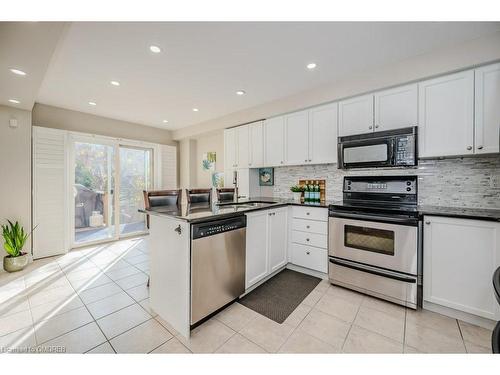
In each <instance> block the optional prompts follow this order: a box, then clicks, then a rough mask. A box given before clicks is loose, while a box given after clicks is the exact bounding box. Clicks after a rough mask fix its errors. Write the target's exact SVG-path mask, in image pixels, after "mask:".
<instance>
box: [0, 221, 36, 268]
mask: <svg viewBox="0 0 500 375" xmlns="http://www.w3.org/2000/svg"><path fill="white" fill-rule="evenodd" d="M7 221H8V224H7V225H2V236H3V239H4V241H5V243H4V244H3V247H4V249H5V251H6V252H7V254H8V255H6V256H5V257H4V258H3V268H4V270H5V271H7V272H16V271H20V270H22V269H23V268H24V267H26V265H27V264H28V253H25V252H23V247H24V244H25V243H26V240H27V239H28V237H29V236H30V234H31V233H26V232H25V231H24V228H23V227H22V226H21V225H20V224H19V223H18V222H17V221H16V223H15V224H12V222H11V221H10V220H7Z"/></svg>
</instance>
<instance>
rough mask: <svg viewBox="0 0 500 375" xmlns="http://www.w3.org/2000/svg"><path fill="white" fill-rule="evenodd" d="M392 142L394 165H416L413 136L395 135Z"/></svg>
mask: <svg viewBox="0 0 500 375" xmlns="http://www.w3.org/2000/svg"><path fill="white" fill-rule="evenodd" d="M394 142H395V145H394V146H395V148H394V153H395V155H394V162H395V165H402V166H404V165H417V160H416V152H415V147H416V146H415V136H414V135H407V136H401V137H395V139H394Z"/></svg>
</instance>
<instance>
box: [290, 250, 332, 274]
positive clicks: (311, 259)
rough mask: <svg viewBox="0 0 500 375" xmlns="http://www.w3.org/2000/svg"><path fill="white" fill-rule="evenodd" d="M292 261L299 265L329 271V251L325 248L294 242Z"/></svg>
mask: <svg viewBox="0 0 500 375" xmlns="http://www.w3.org/2000/svg"><path fill="white" fill-rule="evenodd" d="M292 263H293V264H295V265H297V266H301V267H305V268H310V269H312V270H316V271H319V272H324V273H327V272H328V253H327V251H326V250H325V249H318V248H316V247H312V246H304V245H299V244H297V243H293V244H292Z"/></svg>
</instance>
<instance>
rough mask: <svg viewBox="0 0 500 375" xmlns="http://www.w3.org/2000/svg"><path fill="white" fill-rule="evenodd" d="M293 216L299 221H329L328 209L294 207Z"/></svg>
mask: <svg viewBox="0 0 500 375" xmlns="http://www.w3.org/2000/svg"><path fill="white" fill-rule="evenodd" d="M292 214H293V217H296V218H299V219H309V220H318V221H328V208H318V207H300V206H293V207H292Z"/></svg>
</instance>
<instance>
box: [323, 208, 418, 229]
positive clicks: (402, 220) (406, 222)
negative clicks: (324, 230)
mask: <svg viewBox="0 0 500 375" xmlns="http://www.w3.org/2000/svg"><path fill="white" fill-rule="evenodd" d="M329 216H330V217H338V218H343V219H355V220H365V221H378V222H383V223H387V222H389V223H396V224H402V225H411V226H417V225H418V219H416V218H415V219H412V218H406V217H391V216H378V215H369V214H364V213H363V214H351V213H347V212H332V211H330V212H329Z"/></svg>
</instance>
